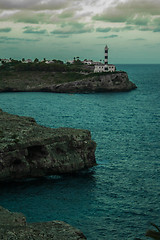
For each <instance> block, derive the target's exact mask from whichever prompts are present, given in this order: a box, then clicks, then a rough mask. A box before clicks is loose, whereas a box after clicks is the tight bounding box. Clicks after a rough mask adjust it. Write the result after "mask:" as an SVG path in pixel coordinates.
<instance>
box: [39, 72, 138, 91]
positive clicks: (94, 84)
mask: <svg viewBox="0 0 160 240" xmlns="http://www.w3.org/2000/svg"><path fill="white" fill-rule="evenodd" d="M136 88H137V87H136V85H135V84H134V83H132V82H131V81H129V78H128V75H127V73H125V72H116V73H108V74H102V75H99V76H94V77H91V78H86V79H84V80H79V81H75V82H67V83H61V84H53V85H51V86H49V87H46V88H43V89H41V91H48V92H56V93H98V92H123V91H130V90H133V89H136Z"/></svg>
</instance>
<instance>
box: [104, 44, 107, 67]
mask: <svg viewBox="0 0 160 240" xmlns="http://www.w3.org/2000/svg"><path fill="white" fill-rule="evenodd" d="M104 64H105V65H108V47H107V45H106V46H105V48H104Z"/></svg>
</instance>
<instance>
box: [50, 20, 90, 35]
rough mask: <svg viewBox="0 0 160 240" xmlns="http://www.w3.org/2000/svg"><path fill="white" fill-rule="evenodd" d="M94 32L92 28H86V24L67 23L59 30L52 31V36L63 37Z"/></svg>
mask: <svg viewBox="0 0 160 240" xmlns="http://www.w3.org/2000/svg"><path fill="white" fill-rule="evenodd" d="M92 31H93V28H92V27H89V26H86V25H85V24H84V23H79V22H66V23H63V24H61V25H60V28H59V29H56V30H54V31H52V32H51V33H52V34H62V35H66V34H68V35H71V34H81V33H90V32H92Z"/></svg>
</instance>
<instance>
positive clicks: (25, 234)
mask: <svg viewBox="0 0 160 240" xmlns="http://www.w3.org/2000/svg"><path fill="white" fill-rule="evenodd" d="M0 239H3V240H9V239H14V240H27V239H30V240H50V239H53V240H58V239H59V240H66V239H70V240H80V239H81V240H83V239H86V237H85V236H84V234H83V233H82V232H81V231H80V230H78V229H76V228H74V227H72V226H70V225H69V224H67V223H65V222H62V221H51V222H45V223H30V224H29V223H26V218H25V216H24V215H23V214H22V213H13V212H10V211H8V210H7V209H4V208H2V207H1V206H0Z"/></svg>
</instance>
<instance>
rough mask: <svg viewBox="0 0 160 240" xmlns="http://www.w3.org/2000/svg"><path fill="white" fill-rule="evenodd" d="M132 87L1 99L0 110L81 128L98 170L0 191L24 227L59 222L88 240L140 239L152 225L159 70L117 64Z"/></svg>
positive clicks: (159, 193) (158, 175) (156, 208)
mask: <svg viewBox="0 0 160 240" xmlns="http://www.w3.org/2000/svg"><path fill="white" fill-rule="evenodd" d="M118 69H119V70H125V71H127V73H128V75H129V78H130V80H131V81H133V82H134V83H136V85H137V86H138V88H137V89H136V90H134V91H131V92H123V93H101V94H72V95H71V94H54V93H1V94H0V108H2V109H3V110H4V111H7V112H9V113H13V114H19V115H25V116H32V117H34V118H35V119H36V121H37V122H38V123H39V124H41V125H45V126H48V127H53V128H57V127H62V126H63V127H72V128H83V129H89V130H90V131H91V133H92V138H93V139H94V140H95V141H96V142H97V150H96V160H97V163H98V166H96V167H94V168H93V169H91V170H89V171H86V172H81V173H79V174H78V175H75V176H64V177H50V178H46V179H41V180H31V181H26V182H15V183H10V184H1V185H0V205H2V206H3V207H5V208H8V209H9V210H11V211H18V212H23V213H24V214H25V215H26V216H27V220H28V221H30V222H38V221H50V220H55V219H58V220H63V221H66V222H67V223H69V224H71V225H73V226H75V227H78V228H79V229H81V230H82V231H83V232H84V234H85V235H86V236H87V238H88V239H89V240H102V239H103V240H104V239H105V240H107V239H108V240H126V239H127V240H128V239H134V238H136V237H141V238H143V239H145V237H143V235H144V234H145V232H146V229H148V228H149V227H150V222H154V223H156V224H158V225H159V224H160V164H159V161H160V141H159V140H160V65H118Z"/></svg>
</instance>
